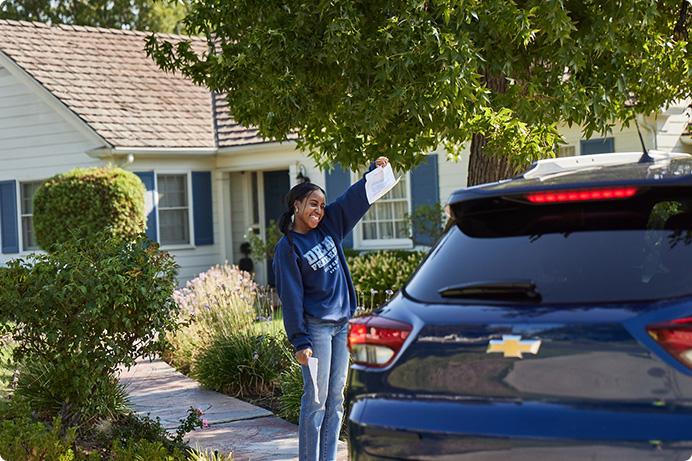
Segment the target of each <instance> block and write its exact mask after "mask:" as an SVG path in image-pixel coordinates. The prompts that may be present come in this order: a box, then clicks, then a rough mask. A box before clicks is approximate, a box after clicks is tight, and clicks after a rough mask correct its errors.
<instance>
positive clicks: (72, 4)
mask: <svg viewBox="0 0 692 461" xmlns="http://www.w3.org/2000/svg"><path fill="white" fill-rule="evenodd" d="M185 12H186V4H185V3H184V2H182V1H180V2H179V1H170V0H89V1H88V2H87V1H83V0H5V1H4V2H0V19H15V20H25V21H39V22H47V23H51V24H74V25H79V26H94V27H108V28H115V29H132V30H147V31H152V32H180V23H181V20H182V18H183V17H184V16H185Z"/></svg>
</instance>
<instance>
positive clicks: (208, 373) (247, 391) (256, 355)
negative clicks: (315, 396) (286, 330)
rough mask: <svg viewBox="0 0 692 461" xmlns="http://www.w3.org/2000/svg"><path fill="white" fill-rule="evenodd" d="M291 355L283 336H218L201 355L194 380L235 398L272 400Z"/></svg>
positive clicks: (193, 373) (194, 369) (236, 333)
mask: <svg viewBox="0 0 692 461" xmlns="http://www.w3.org/2000/svg"><path fill="white" fill-rule="evenodd" d="M292 355H293V354H292V353H291V349H290V348H289V346H288V345H287V341H286V339H285V337H282V336H274V335H267V334H264V335H262V334H260V335H258V334H253V333H252V332H249V331H240V332H233V333H231V334H219V335H218V336H216V337H215V338H214V339H213V341H212V343H211V344H210V345H209V346H208V347H207V348H206V349H204V350H202V351H201V352H200V354H199V356H198V357H197V360H196V361H195V363H194V365H193V368H192V376H193V377H194V378H195V379H197V380H198V381H199V382H200V383H201V384H202V385H203V386H204V387H207V388H209V389H213V390H215V391H220V392H223V393H225V394H229V395H233V396H236V397H240V398H253V397H271V396H273V395H274V393H275V391H276V390H277V389H278V386H279V377H280V375H281V372H282V371H283V370H285V369H286V368H287V367H288V366H289V364H290V363H291V361H292V360H293V357H292Z"/></svg>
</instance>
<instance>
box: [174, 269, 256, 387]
mask: <svg viewBox="0 0 692 461" xmlns="http://www.w3.org/2000/svg"><path fill="white" fill-rule="evenodd" d="M173 299H174V300H175V302H176V303H177V304H178V306H179V307H180V317H179V322H180V324H181V328H180V329H179V330H178V331H177V333H176V334H175V335H170V336H169V338H168V340H169V342H170V344H171V346H172V348H171V350H169V351H168V352H167V354H166V355H165V358H166V359H167V360H168V362H169V363H170V364H171V365H173V366H174V367H176V368H177V369H178V370H180V371H181V372H182V373H189V371H190V368H191V366H192V363H193V361H194V360H195V357H196V355H197V354H198V352H199V351H200V350H201V349H202V348H204V347H205V346H207V345H209V344H210V343H211V342H212V341H213V339H214V338H215V337H216V336H217V335H219V334H225V335H230V334H234V333H237V332H239V331H243V330H246V329H247V328H248V327H249V326H250V325H252V323H253V322H254V321H255V319H256V317H257V314H256V311H255V303H256V301H257V285H256V284H255V282H254V281H253V280H252V277H251V276H250V274H248V273H247V272H243V271H241V270H239V269H238V268H237V267H235V266H232V265H229V264H223V265H217V266H214V267H212V268H211V269H209V270H208V271H206V272H203V273H201V274H199V275H198V276H197V277H196V278H194V279H192V280H190V281H189V282H187V284H186V285H185V286H184V287H183V288H180V289H178V290H176V291H175V292H174V294H173Z"/></svg>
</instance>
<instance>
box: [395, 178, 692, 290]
mask: <svg viewBox="0 0 692 461" xmlns="http://www.w3.org/2000/svg"><path fill="white" fill-rule="evenodd" d="M691 198H692V196H691V195H689V194H687V193H681V192H680V191H679V190H674V191H655V192H649V193H644V194H640V195H639V196H638V197H637V198H636V199H634V200H628V201H621V202H617V201H607V202H599V203H578V204H561V205H545V206H541V205H527V204H525V203H516V202H514V201H513V200H508V201H507V203H500V202H498V201H497V200H496V201H495V203H494V205H493V204H490V203H486V204H475V205H474V207H467V208H465V209H457V210H455V213H456V215H457V216H458V218H457V221H456V225H454V226H452V227H451V228H450V229H449V230H448V231H447V233H446V234H445V235H444V236H443V237H442V239H441V241H440V242H439V243H438V245H437V246H435V247H434V248H433V250H432V251H431V253H430V255H429V256H428V258H427V259H426V260H425V262H424V263H423V265H422V266H421V267H420V268H419V270H418V271H417V272H416V274H414V276H413V277H412V279H411V280H410V281H409V283H408V284H407V286H406V288H405V291H406V293H407V294H408V295H410V296H412V297H413V298H415V299H418V300H420V301H423V302H443V303H464V302H477V299H474V297H473V294H469V293H467V292H464V293H463V295H461V296H458V295H457V296H455V295H454V293H455V292H456V293H457V294H458V293H459V292H461V291H463V290H456V291H455V290H450V288H454V287H468V286H486V285H495V286H502V284H503V283H504V284H506V285H507V286H511V287H512V288H514V289H516V288H517V286H527V285H530V286H531V288H532V290H534V291H535V292H536V293H537V294H538V296H534V297H532V296H527V297H524V298H521V297H517V299H516V300H514V301H512V300H509V301H508V297H507V296H505V297H503V296H501V295H502V291H501V290H500V296H498V298H497V299H496V301H498V302H503V303H504V302H533V303H537V302H540V303H593V302H599V303H600V302H626V301H643V300H655V299H662V298H670V297H676V296H683V295H690V294H692V200H691ZM478 205H480V206H478ZM518 282H522V283H518ZM512 284H514V285H512ZM445 289H447V290H446V291H445ZM450 293H452V294H451V295H450ZM504 294H505V295H506V293H504ZM492 298H493V294H492V293H491V294H490V295H488V294H486V295H484V297H483V298H482V299H483V302H484V303H485V302H488V301H490V302H492V301H493V299H492Z"/></svg>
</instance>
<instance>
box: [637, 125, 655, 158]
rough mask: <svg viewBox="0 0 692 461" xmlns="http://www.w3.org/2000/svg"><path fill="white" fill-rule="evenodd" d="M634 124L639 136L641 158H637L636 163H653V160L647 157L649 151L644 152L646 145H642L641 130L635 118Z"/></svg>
mask: <svg viewBox="0 0 692 461" xmlns="http://www.w3.org/2000/svg"><path fill="white" fill-rule="evenodd" d="M634 124H635V125H636V126H637V134H639V142H641V143H642V152H643V153H642V156H641V157H639V161H638V162H637V163H653V161H654V158H653V157H652V156H650V155H649V151H648V150H646V144H644V138H643V137H642V130H641V129H639V122H638V121H637V116H636V115H635V116H634Z"/></svg>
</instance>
